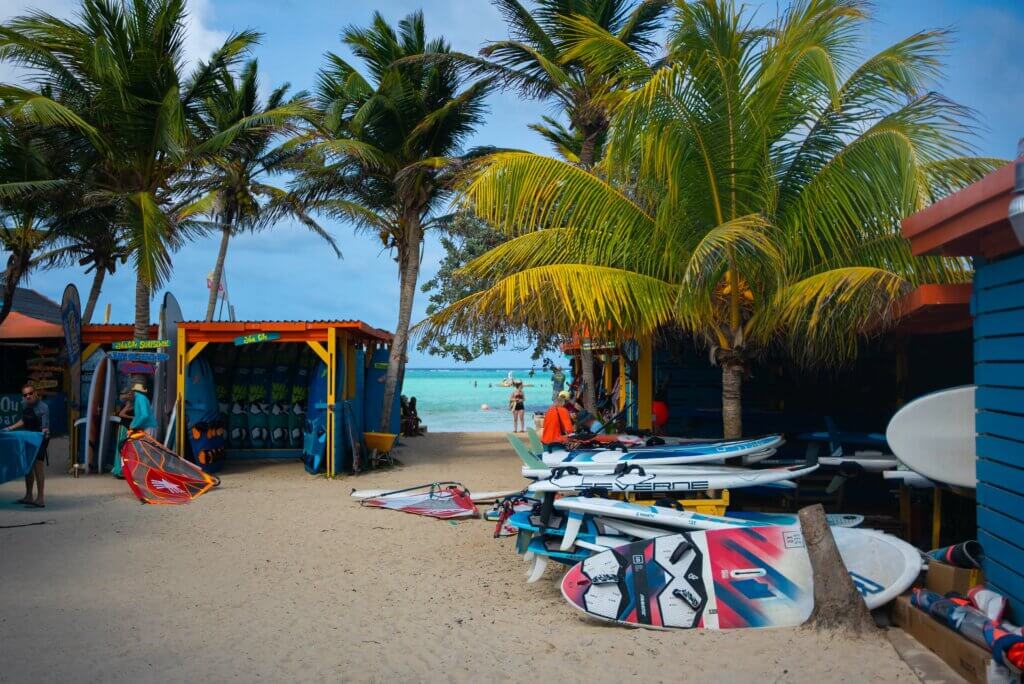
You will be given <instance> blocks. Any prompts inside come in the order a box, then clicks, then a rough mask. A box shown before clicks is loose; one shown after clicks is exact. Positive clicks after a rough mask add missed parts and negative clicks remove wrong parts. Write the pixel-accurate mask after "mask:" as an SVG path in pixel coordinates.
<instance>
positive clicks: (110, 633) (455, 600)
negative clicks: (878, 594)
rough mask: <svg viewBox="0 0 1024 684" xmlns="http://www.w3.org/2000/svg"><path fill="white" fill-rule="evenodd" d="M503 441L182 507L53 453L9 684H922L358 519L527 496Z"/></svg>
mask: <svg viewBox="0 0 1024 684" xmlns="http://www.w3.org/2000/svg"><path fill="white" fill-rule="evenodd" d="M504 439H505V438H504V436H503V435H501V434H495V433H477V434H456V433H452V434H433V435H429V436H427V437H421V438H416V439H410V440H407V445H406V446H405V447H403V448H402V449H401V450H400V452H398V456H399V458H400V459H401V460H402V461H403V462H404V463H405V465H404V466H402V467H400V468H397V469H393V470H389V471H385V472H376V473H372V474H368V475H364V476H360V477H358V478H347V479H342V480H340V481H328V480H325V479H323V478H312V477H310V476H309V475H307V474H306V473H305V472H304V471H303V469H302V467H301V465H299V464H298V463H294V462H289V463H265V462H259V463H244V464H232V465H229V467H228V469H226V470H225V472H224V473H223V484H222V486H221V487H220V488H218V489H216V490H214V491H213V492H211V493H209V494H207V495H205V496H203V497H202V498H200V499H198V500H197V501H195V502H193V503H192V504H190V505H187V506H180V507H172V506H144V505H141V504H139V503H138V501H137V500H136V499H135V498H134V496H132V494H131V493H130V491H129V489H128V487H127V486H126V485H125V483H124V482H122V481H120V480H116V479H114V478H113V477H110V476H95V475H94V476H89V477H85V478H82V479H78V480H75V479H72V478H70V477H68V476H65V475H63V474H62V473H61V472H60V471H61V470H62V469H61V468H60V467H59V465H58V464H62V463H63V462H64V460H65V457H64V455H63V454H62V451H63V450H64V449H66V446H65V442H64V440H58V441H56V442H55V444H54V446H53V447H51V453H52V454H53V458H52V461H53V465H51V466H50V468H49V470H48V474H49V478H48V480H47V498H48V506H47V508H46V509H45V510H43V511H35V510H28V509H25V508H23V507H21V506H17V505H14V504H13V503H12V502H13V501H14V500H15V499H17V498H18V497H20V496H21V494H22V492H23V485H22V483H20V482H8V483H6V484H4V485H2V486H0V526H8V525H19V524H22V523H31V522H40V521H46V522H47V523H48V524H46V525H38V526H30V527H15V528H0V549H2V550H3V552H2V553H0V578H2V586H3V589H2V591H0V662H2V663H3V667H2V669H0V681H16V682H41V681H74V682H121V681H126V682H127V681H164V682H177V681H198V680H209V681H256V680H261V681H274V682H276V681H368V682H383V681H394V680H404V681H470V680H476V681H481V680H483V681H486V680H493V679H497V678H499V677H507V676H509V675H512V676H514V677H517V678H529V679H536V680H547V681H557V680H566V681H588V682H612V681H621V680H622V679H624V678H630V679H633V680H635V679H636V678H638V677H639V678H643V680H644V681H647V682H661V681H665V682H669V681H672V682H678V681H683V680H686V681H715V682H774V681H801V682H869V681H886V682H916V681H917V678H916V676H915V675H914V674H913V672H912V671H911V670H910V668H909V667H907V665H906V664H904V662H903V661H902V660H901V659H900V658H899V656H898V655H897V654H896V652H895V651H894V650H893V648H892V647H891V646H890V645H889V642H888V641H886V640H885V638H884V637H879V638H878V639H872V640H868V641H854V642H850V641H846V640H841V639H832V638H828V637H825V636H820V635H817V634H814V633H812V632H808V631H806V630H764V631H759V630H747V631H744V632H731V633H730V632H702V631H693V632H678V631H677V632H656V631H647V630H629V629H624V628H620V627H614V626H607V625H602V624H598V623H595V622H590V621H588V620H586V619H584V618H583V617H582V616H580V614H578V613H576V612H575V611H574V610H572V609H571V608H570V607H569V606H568V605H567V604H566V603H565V602H564V601H563V600H562V597H561V594H560V593H559V590H558V586H557V583H556V581H555V580H556V578H557V577H558V573H559V572H560V570H559V569H558V568H549V570H548V575H547V576H546V577H545V578H544V579H543V580H542V581H541V582H539V583H537V584H534V585H528V584H526V582H525V572H526V570H527V565H526V564H524V563H523V562H522V561H520V560H519V559H518V558H517V557H516V556H515V554H514V552H513V549H512V547H513V543H514V542H513V540H512V539H502V540H495V539H493V538H492V532H493V525H491V524H488V523H485V522H481V521H477V520H470V521H464V522H459V523H457V524H455V523H451V522H443V521H438V520H432V519H428V518H419V517H415V516H411V515H406V514H402V513H398V512H393V511H385V510H377V509H370V508H362V507H360V506H359V505H358V504H357V503H355V502H354V501H352V500H351V499H350V498H349V496H348V493H349V491H350V489H351V488H352V487H360V488H363V487H367V488H371V487H372V488H377V487H389V488H390V487H400V486H403V485H413V484H418V483H422V482H428V481H432V480H459V481H461V482H463V483H464V484H466V485H467V486H468V487H470V488H471V489H477V490H489V489H506V488H515V487H518V486H521V483H522V480H521V478H520V477H519V473H518V469H519V465H518V461H516V460H515V459H514V457H513V456H512V455H511V451H510V449H509V448H508V447H507V444H506V443H505V442H504Z"/></svg>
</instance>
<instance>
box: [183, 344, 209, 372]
mask: <svg viewBox="0 0 1024 684" xmlns="http://www.w3.org/2000/svg"><path fill="white" fill-rule="evenodd" d="M208 344H209V342H206V341H203V342H196V343H195V344H193V345H192V348H191V349H189V350H188V353H187V354H186V355H185V365H186V366H187V365H188V364H190V363H192V362H193V361H195V360H196V357H197V356H199V354H201V353H202V351H203V350H204V349H206V345H208Z"/></svg>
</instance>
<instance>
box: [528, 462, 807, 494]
mask: <svg viewBox="0 0 1024 684" xmlns="http://www.w3.org/2000/svg"><path fill="white" fill-rule="evenodd" d="M817 468H818V466H816V465H814V466H806V467H799V466H798V467H793V468H768V469H765V470H747V471H744V472H736V473H702V474H700V475H660V474H658V473H656V472H651V473H647V472H645V471H643V470H642V469H640V470H632V471H630V472H627V473H622V474H618V475H591V474H589V473H585V472H581V473H576V474H573V473H568V474H564V475H560V476H559V477H551V478H548V479H546V480H537V481H536V482H533V483H532V484H530V486H529V487H527V491H528V492H531V493H544V492H560V493H567V492H580V491H586V490H601V491H607V492H636V493H649V494H660V493H669V492H703V491H708V490H716V489H736V488H740V487H756V486H760V485H766V484H771V483H775V482H781V481H785V480H793V479H795V478H798V477H801V476H803V475H807V474H808V473H811V472H813V471H815V470H817Z"/></svg>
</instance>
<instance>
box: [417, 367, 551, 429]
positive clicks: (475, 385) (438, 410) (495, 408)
mask: <svg viewBox="0 0 1024 684" xmlns="http://www.w3.org/2000/svg"><path fill="white" fill-rule="evenodd" d="M510 371H511V372H512V375H513V377H514V378H515V379H517V380H522V381H523V384H524V385H525V386H524V387H523V393H524V394H526V424H527V425H533V412H534V411H541V412H544V411H546V410H547V409H548V407H549V406H550V405H551V373H550V372H545V371H539V370H538V371H536V372H535V373H534V376H533V377H532V378H531V377H530V375H529V373H530V370H529V369H516V368H514V369H509V368H504V369H493V368H486V369H472V368H470V369H444V368H438V369H424V368H409V369H407V370H406V371H405V381H404V384H403V386H402V394H404V395H405V396H407V397H416V410H417V411H418V412H419V415H420V418H421V419H422V420H423V422H424V424H426V426H427V428H428V429H429V431H430V432H491V431H504V432H510V431H511V430H512V412H511V411H510V410H509V408H508V398H509V395H510V394H511V393H512V388H510V387H502V386H501V381H502V380H504V379H505V378H506V377H508V374H509V372H510ZM568 380H569V378H567V379H566V382H567V383H568ZM531 385H532V387H531ZM484 404H486V405H487V406H488V408H487V409H486V410H485V409H483V408H481V407H482V406H483V405H484Z"/></svg>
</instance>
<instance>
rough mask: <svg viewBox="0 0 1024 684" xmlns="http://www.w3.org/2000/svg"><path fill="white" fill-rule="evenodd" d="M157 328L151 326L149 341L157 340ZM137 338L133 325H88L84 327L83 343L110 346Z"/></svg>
mask: <svg viewBox="0 0 1024 684" xmlns="http://www.w3.org/2000/svg"><path fill="white" fill-rule="evenodd" d="M157 330H158V328H157V326H156V325H150V326H149V339H151V340H155V339H156V336H157ZM134 336H135V326H134V325H132V324H131V323H86V324H85V325H83V326H82V342H84V343H85V344H110V343H111V342H120V341H121V340H130V339H132V338H133V337H134Z"/></svg>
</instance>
